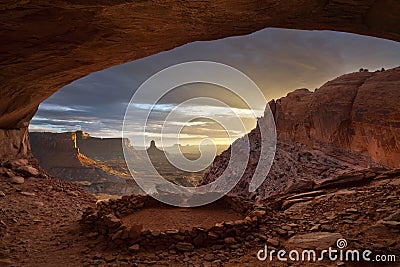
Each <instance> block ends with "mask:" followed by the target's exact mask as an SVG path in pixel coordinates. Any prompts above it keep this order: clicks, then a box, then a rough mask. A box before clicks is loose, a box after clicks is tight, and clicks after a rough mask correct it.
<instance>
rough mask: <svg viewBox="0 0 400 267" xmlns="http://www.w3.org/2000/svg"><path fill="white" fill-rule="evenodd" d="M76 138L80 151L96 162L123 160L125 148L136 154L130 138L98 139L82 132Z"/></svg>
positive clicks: (77, 133)
mask: <svg viewBox="0 0 400 267" xmlns="http://www.w3.org/2000/svg"><path fill="white" fill-rule="evenodd" d="M75 136H76V145H77V147H78V148H79V151H80V152H81V153H83V154H84V155H86V156H88V157H89V158H91V159H94V160H97V159H99V160H113V159H114V160H123V159H124V151H123V146H125V149H129V150H130V151H132V152H134V149H133V147H132V146H131V144H130V141H129V139H128V138H124V139H122V138H97V137H91V136H90V135H89V134H87V133H85V132H82V131H77V132H75Z"/></svg>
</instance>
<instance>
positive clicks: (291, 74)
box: [30, 29, 400, 140]
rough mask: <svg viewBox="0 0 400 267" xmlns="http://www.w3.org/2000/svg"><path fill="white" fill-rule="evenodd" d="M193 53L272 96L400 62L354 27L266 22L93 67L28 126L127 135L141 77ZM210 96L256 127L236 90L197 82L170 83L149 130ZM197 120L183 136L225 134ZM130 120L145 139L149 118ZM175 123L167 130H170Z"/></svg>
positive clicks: (141, 107) (212, 111) (223, 115)
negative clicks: (306, 27)
mask: <svg viewBox="0 0 400 267" xmlns="http://www.w3.org/2000/svg"><path fill="white" fill-rule="evenodd" d="M193 60H211V61H216V62H221V63H225V64H228V65H230V66H232V67H235V68H237V69H239V70H240V71H242V72H244V73H245V74H247V75H248V76H249V77H250V78H251V79H253V80H254V81H255V82H256V84H257V85H258V86H259V87H260V88H261V90H262V91H263V93H264V95H265V97H266V98H267V99H268V100H269V99H271V98H279V97H282V96H284V95H286V94H287V93H288V92H290V91H292V90H294V89H296V88H304V87H306V88H309V89H311V90H313V89H315V88H317V87H320V86H321V85H322V84H323V83H324V82H326V81H328V80H331V79H333V78H335V77H337V76H339V75H342V74H344V73H348V72H354V71H357V70H358V69H359V68H361V67H364V68H368V69H370V70H375V69H380V68H381V67H384V68H391V67H395V66H397V65H398V63H399V62H400V45H399V44H398V43H396V42H393V41H388V40H383V39H378V38H374V37H366V36H360V35H355V34H348V33H340V32H331V31H299V30H285V29H265V30H261V31H259V32H256V33H253V34H250V35H247V36H239V37H230V38H225V39H221V40H216V41H207V42H194V43H190V44H186V45H184V46H181V47H178V48H176V49H173V50H170V51H166V52H163V53H159V54H156V55H153V56H150V57H146V58H143V59H140V60H136V61H133V62H129V63H126V64H123V65H119V66H115V67H113V68H110V69H106V70H103V71H100V72H96V73H93V74H91V75H89V76H87V77H84V78H82V79H79V80H77V81H75V82H73V83H71V84H69V85H67V86H65V87H64V88H63V89H61V90H59V91H58V92H56V93H55V94H54V95H53V96H52V97H50V98H49V99H47V100H46V101H45V102H43V103H42V104H41V105H40V107H39V110H38V112H37V114H36V115H35V117H34V118H33V119H32V121H31V126H30V130H32V131H73V130H77V129H83V130H85V131H87V132H89V133H91V134H92V135H94V136H103V137H118V136H121V129H122V121H123V118H124V114H125V111H126V108H127V106H128V103H129V101H130V99H131V97H132V95H133V94H134V93H135V91H136V89H137V88H138V87H139V86H140V85H141V83H143V82H144V81H145V80H146V79H147V78H149V77H151V76H152V75H153V74H155V73H156V72H158V71H160V70H162V69H164V68H166V67H168V66H170V65H173V64H177V63H182V62H186V61H193ZM204 96H208V97H212V98H215V99H218V100H220V101H223V102H225V103H226V104H227V105H229V106H231V107H233V108H234V110H236V111H237V112H239V113H241V114H240V116H241V117H242V118H243V121H245V124H246V125H247V127H250V126H251V125H253V126H254V123H255V121H254V118H250V117H248V115H249V114H248V111H247V110H246V108H247V106H246V104H245V103H244V102H243V101H242V100H241V99H240V98H239V97H238V96H236V95H234V94H232V93H229V92H228V91H227V90H226V89H224V88H221V87H218V86H213V85H205V84H191V85H185V86H181V87H179V88H176V89H175V90H172V91H171V92H169V93H168V94H167V95H165V96H164V97H163V98H162V99H161V100H160V102H159V103H158V104H157V105H156V106H155V109H154V110H153V112H152V114H151V117H150V119H151V120H150V127H149V130H151V131H150V132H149V134H150V135H152V137H159V131H160V129H161V125H162V124H163V121H164V120H165V117H166V116H167V114H168V112H169V111H170V110H172V109H173V108H174V107H175V106H176V105H177V104H179V103H182V102H183V101H185V100H188V99H192V98H194V97H204ZM148 104H149V103H147V102H146V101H145V100H143V101H142V102H141V103H135V104H134V105H136V106H135V108H136V109H137V111H135V112H137V118H139V117H140V116H141V115H142V114H143V112H145V110H146V109H147V108H148V107H149V106H148ZM181 112H183V114H181V115H179V116H177V117H176V121H175V122H174V123H175V124H176V125H175V126H181V125H180V124H181V123H182V121H180V120H181V119H183V118H185V116H183V115H185V113H192V114H196V115H204V116H205V117H207V116H211V115H213V116H215V117H217V118H219V119H221V120H224V121H229V115H228V114H229V112H227V110H226V109H224V108H222V107H221V106H218V105H215V104H213V105H208V106H207V104H206V103H203V105H200V104H199V105H197V106H191V107H186V109H182V110H181ZM258 114H260V113H258ZM198 122H202V124H201V123H198V124H197V125H196V124H192V125H189V126H188V127H187V128H186V130H185V131H186V132H185V134H186V135H185V138H187V139H193V140H196V138H200V137H199V136H211V137H215V138H223V137H222V136H223V133H222V132H221V131H220V129H218V127H217V126H216V124H215V123H214V124H213V123H210V122H209V121H207V120H203V121H202V120H201V119H199V120H198ZM126 123H127V124H128V125H130V126H131V127H132V128H135V127H136V129H138V130H137V131H136V132H132V133H131V136H132V138H134V139H140V137H139V136H140V135H141V133H140V129H141V124H142V123H143V122H142V121H139V120H138V119H137V120H135V118H132V119H131V120H129V121H127V122H126ZM171 127H172V126H171ZM172 130H173V129H172V128H171V129H169V128H168V129H166V131H167V132H168V134H169V133H170V131H172Z"/></svg>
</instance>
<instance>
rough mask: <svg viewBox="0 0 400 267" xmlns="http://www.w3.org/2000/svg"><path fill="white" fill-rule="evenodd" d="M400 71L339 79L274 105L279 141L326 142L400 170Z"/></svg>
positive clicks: (295, 92)
mask: <svg viewBox="0 0 400 267" xmlns="http://www.w3.org/2000/svg"><path fill="white" fill-rule="evenodd" d="M399 87H400V68H395V69H391V70H387V71H383V72H359V73H350V74H347V75H343V76H340V77H338V78H336V79H334V80H332V81H329V82H327V83H326V84H324V85H323V86H322V87H321V88H319V89H317V90H316V91H315V92H310V91H308V90H307V89H300V90H296V91H294V92H292V93H289V94H288V95H287V96H286V97H283V98H281V99H278V100H276V101H272V102H271V103H270V106H271V109H272V111H273V113H274V118H275V122H276V129H277V134H278V138H280V139H283V140H289V141H294V142H299V143H303V144H307V145H309V146H311V147H313V146H314V145H315V143H317V142H323V143H326V144H330V145H333V146H335V147H339V148H343V149H345V150H347V151H352V152H359V153H362V154H365V155H368V156H370V157H371V158H372V159H373V160H375V161H377V162H381V163H384V164H387V165H389V166H393V167H400V91H399Z"/></svg>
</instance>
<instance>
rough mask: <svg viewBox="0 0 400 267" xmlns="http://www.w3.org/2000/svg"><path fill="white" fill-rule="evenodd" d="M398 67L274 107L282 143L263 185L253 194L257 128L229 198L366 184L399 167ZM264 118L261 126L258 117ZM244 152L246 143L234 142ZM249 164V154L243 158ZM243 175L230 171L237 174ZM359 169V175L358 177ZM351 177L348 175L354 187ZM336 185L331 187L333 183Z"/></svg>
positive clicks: (347, 78) (221, 163)
mask: <svg viewBox="0 0 400 267" xmlns="http://www.w3.org/2000/svg"><path fill="white" fill-rule="evenodd" d="M399 84H400V68H395V69H391V70H388V71H384V72H374V73H366V72H359V73H351V74H347V75H343V76H340V77H338V78H336V79H334V80H332V81H329V82H327V83H326V84H324V85H323V86H322V87H321V88H319V89H317V90H316V91H315V92H310V91H308V90H307V89H299V90H296V91H294V92H292V93H289V94H288V95H287V96H286V97H283V98H281V99H278V100H273V101H271V102H270V103H269V105H270V107H271V110H272V112H273V114H274V118H275V122H276V132H277V137H278V142H277V147H276V154H275V158H274V162H273V165H272V167H271V170H270V172H269V173H268V176H267V177H266V179H265V181H264V183H263V184H262V185H261V186H260V188H259V189H258V190H257V191H256V192H255V194H253V193H250V192H249V182H250V181H251V179H252V176H253V174H254V171H255V170H256V167H257V164H258V161H259V158H260V151H261V144H260V139H261V137H260V130H259V127H257V128H256V129H254V130H253V131H251V132H250V133H249V134H248V135H247V136H248V138H249V141H250V156H249V160H248V164H247V168H246V170H245V173H244V175H243V176H242V178H241V180H240V181H239V183H238V184H237V185H236V187H235V188H234V189H233V190H232V193H234V194H237V195H241V196H247V197H260V198H267V197H269V196H272V195H277V194H282V193H285V192H299V191H304V190H312V189H317V188H324V186H325V187H326V186H340V184H341V183H356V182H357V179H359V180H358V182H363V181H365V180H368V178H366V177H368V175H367V174H366V173H368V172H369V170H368V169H370V168H372V169H374V168H375V170H372V173H377V172H376V171H377V170H379V169H387V168H391V167H398V166H399V164H400V139H399V136H400V113H399V112H400V104H399V103H400V91H399V90H398V88H399ZM260 120H263V118H261V119H260ZM236 142H237V143H239V146H240V144H242V145H243V146H245V142H244V141H243V140H242V139H239V140H237V141H236ZM239 156H241V157H242V158H243V160H247V155H245V154H244V153H243V155H239ZM229 157H230V149H228V150H227V151H225V152H224V153H222V154H221V155H220V156H217V157H216V159H215V160H214V162H213V164H212V165H211V166H210V167H209V168H208V170H207V171H206V172H205V174H204V176H203V181H202V183H201V184H207V183H210V182H212V181H214V180H215V179H216V178H218V177H219V176H220V175H221V174H222V173H223V172H224V171H225V168H226V166H227V165H228V162H229ZM239 171H240V170H231V172H232V174H234V173H239ZM357 171H361V173H358V174H355V173H354V172H357ZM346 173H351V175H350V176H348V177H351V178H350V181H348V180H346ZM329 181H331V182H329Z"/></svg>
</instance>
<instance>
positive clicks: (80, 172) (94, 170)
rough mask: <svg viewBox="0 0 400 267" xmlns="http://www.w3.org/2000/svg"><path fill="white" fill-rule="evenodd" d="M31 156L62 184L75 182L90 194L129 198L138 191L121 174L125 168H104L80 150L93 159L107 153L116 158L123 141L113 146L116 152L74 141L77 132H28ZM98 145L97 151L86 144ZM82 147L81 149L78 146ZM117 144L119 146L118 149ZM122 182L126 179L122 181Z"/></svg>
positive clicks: (128, 176) (126, 175) (98, 141)
mask: <svg viewBox="0 0 400 267" xmlns="http://www.w3.org/2000/svg"><path fill="white" fill-rule="evenodd" d="M81 134H84V135H86V137H87V139H88V138H91V137H90V136H89V135H87V134H86V133H84V132H78V135H81ZM29 137H30V142H31V149H32V154H33V155H34V156H35V157H36V158H37V159H38V160H39V162H40V165H41V166H42V167H43V168H44V169H45V170H46V171H47V172H48V173H49V174H51V175H52V176H55V177H58V178H62V179H65V180H69V181H73V182H76V183H78V184H80V185H82V186H84V187H85V188H86V189H88V190H89V191H90V192H93V193H107V194H116V195H121V194H122V195H124V194H132V193H138V192H139V188H138V186H137V185H136V184H135V182H134V181H133V180H132V179H129V178H131V176H130V175H129V174H128V173H126V172H125V173H123V172H121V171H120V170H121V169H122V170H124V168H111V167H110V166H108V165H106V164H102V163H101V162H97V161H95V160H93V159H92V158H90V157H88V156H87V155H86V154H83V153H82V150H84V151H86V152H88V153H89V154H90V155H91V156H93V157H95V158H96V157H101V156H104V155H106V152H107V151H111V152H110V153H109V155H110V157H111V158H112V157H114V156H115V157H116V156H117V155H118V157H119V156H120V154H121V153H122V140H121V139H119V142H115V141H114V142H113V143H115V145H116V148H114V149H112V148H111V147H110V142H107V141H105V144H104V145H101V144H102V139H100V138H95V139H94V140H90V139H89V140H90V141H87V139H85V141H84V142H81V141H82V140H81V139H80V138H77V133H76V132H67V133H49V132H42V133H41V132H31V133H29ZM89 142H90V143H91V144H94V143H96V144H97V145H99V148H90V146H88V145H87V144H88V143H89ZM82 144H83V149H82V148H81V147H79V145H82ZM117 144H118V145H117ZM124 178H125V179H124Z"/></svg>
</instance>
